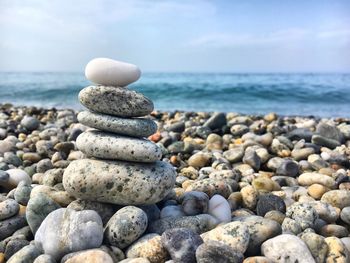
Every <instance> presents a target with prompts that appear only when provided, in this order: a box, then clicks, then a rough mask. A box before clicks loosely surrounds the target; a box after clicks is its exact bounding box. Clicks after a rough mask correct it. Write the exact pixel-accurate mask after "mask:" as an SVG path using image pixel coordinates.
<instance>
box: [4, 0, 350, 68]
mask: <svg viewBox="0 0 350 263" xmlns="http://www.w3.org/2000/svg"><path fill="white" fill-rule="evenodd" d="M95 57H109V58H113V59H117V60H122V61H127V62H130V63H133V64H136V65H138V66H139V67H140V68H141V70H142V71H143V72H153V71H156V72H172V71H175V72H350V1H349V0H283V1H281V0H255V1H253V0H241V1H238V0H230V1H223V0H222V1H220V0H217V1H206V0H188V1H185V0H183V1H180V0H154V1H152V0H120V1H119V0H75V1H71V0H49V1H48V0H0V71H76V72H79V71H82V70H83V69H84V67H85V65H86V64H87V62H88V61H89V60H91V59H92V58H95Z"/></svg>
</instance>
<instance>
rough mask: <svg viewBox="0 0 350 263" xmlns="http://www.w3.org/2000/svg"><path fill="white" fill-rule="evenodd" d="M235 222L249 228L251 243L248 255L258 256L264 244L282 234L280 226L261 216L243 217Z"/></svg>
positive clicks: (237, 218)
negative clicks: (242, 223)
mask: <svg viewBox="0 0 350 263" xmlns="http://www.w3.org/2000/svg"><path fill="white" fill-rule="evenodd" d="M234 220H235V221H240V222H244V224H245V225H246V226H247V227H248V231H249V234H250V241H249V245H248V249H247V251H246V254H247V255H256V254H257V253H259V251H260V245H261V243H262V242H264V241H265V240H267V239H269V238H272V237H274V236H277V235H279V234H281V233H282V228H281V226H280V224H278V223H277V222H276V221H273V220H271V219H266V218H263V217H260V216H254V215H252V216H242V217H236V218H234Z"/></svg>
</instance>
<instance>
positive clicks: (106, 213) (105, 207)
mask: <svg viewBox="0 0 350 263" xmlns="http://www.w3.org/2000/svg"><path fill="white" fill-rule="evenodd" d="M67 208H70V209H74V210H75V211H83V210H94V211H95V212H97V214H99V216H100V217H101V219H102V222H103V225H105V224H106V223H107V222H108V220H109V219H110V218H111V217H112V216H113V214H114V213H115V212H116V210H117V209H118V208H117V207H115V206H113V205H111V204H107V203H100V202H94V201H89V200H81V199H78V200H75V201H73V202H71V203H70V204H69V205H68V206H67Z"/></svg>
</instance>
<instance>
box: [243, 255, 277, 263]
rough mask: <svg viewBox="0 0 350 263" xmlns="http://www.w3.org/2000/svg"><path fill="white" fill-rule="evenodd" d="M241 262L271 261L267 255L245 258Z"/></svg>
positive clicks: (263, 262) (265, 262)
mask: <svg viewBox="0 0 350 263" xmlns="http://www.w3.org/2000/svg"><path fill="white" fill-rule="evenodd" d="M243 263H272V261H271V260H270V259H268V258H267V257H263V256H255V257H248V258H245V259H244V261H243Z"/></svg>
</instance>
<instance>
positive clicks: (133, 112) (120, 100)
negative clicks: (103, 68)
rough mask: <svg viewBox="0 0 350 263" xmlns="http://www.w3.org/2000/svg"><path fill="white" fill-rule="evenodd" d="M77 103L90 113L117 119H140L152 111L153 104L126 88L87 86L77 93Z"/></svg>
mask: <svg viewBox="0 0 350 263" xmlns="http://www.w3.org/2000/svg"><path fill="white" fill-rule="evenodd" d="M79 101H80V103H81V104H83V105H84V106H85V107H86V108H88V109H89V110H91V111H94V112H99V113H105V114H110V115H114V116H119V117H141V116H145V115H147V114H149V113H151V112H152V111H153V107H154V106H153V102H152V101H151V100H150V99H148V98H147V97H145V96H144V95H142V94H140V93H138V92H136V91H132V90H129V89H127V88H119V87H110V86H89V87H86V88H84V89H82V90H81V91H80V92H79Z"/></svg>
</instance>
